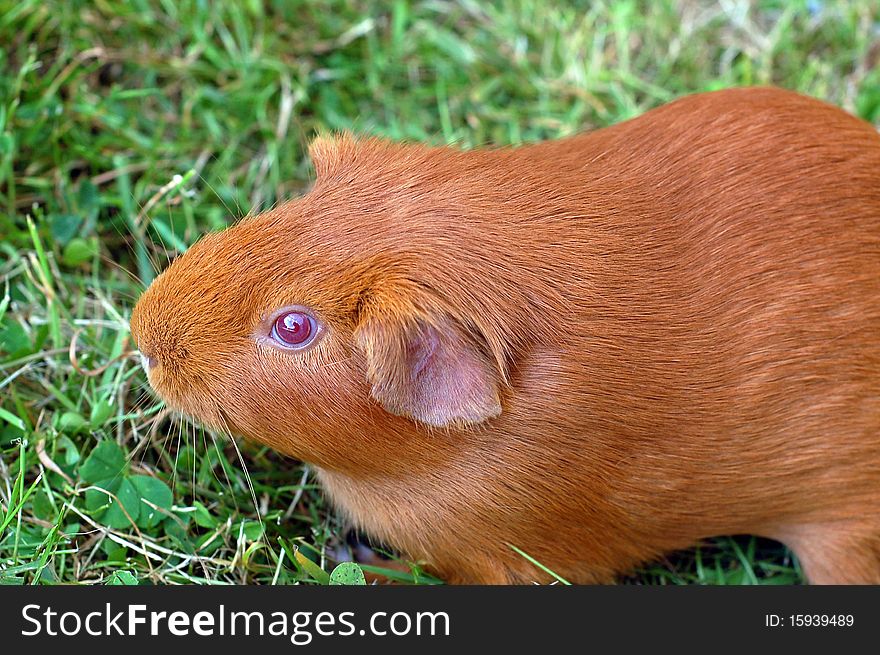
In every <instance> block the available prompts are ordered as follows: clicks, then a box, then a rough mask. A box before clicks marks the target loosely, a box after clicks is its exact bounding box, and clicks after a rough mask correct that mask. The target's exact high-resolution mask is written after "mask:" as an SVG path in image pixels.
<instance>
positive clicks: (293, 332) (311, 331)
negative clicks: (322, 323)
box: [270, 310, 318, 348]
mask: <svg viewBox="0 0 880 655" xmlns="http://www.w3.org/2000/svg"><path fill="white" fill-rule="evenodd" d="M317 328H318V326H317V324H316V322H315V319H314V318H312V317H311V316H309V315H308V314H307V313H305V312H303V311H298V310H292V311H288V312H284V313H283V314H280V315H279V316H278V317H277V318H276V319H275V322H274V323H273V324H272V333H271V335H270V336H271V337H272V339H273V340H274V341H275V342H276V343H278V344H279V345H280V346H283V347H284V348H304V347H305V346H307V345H309V344H310V343H311V342H312V341H313V340H314V338H315V335H316V334H317V331H318V329H317Z"/></svg>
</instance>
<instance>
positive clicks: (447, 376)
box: [357, 317, 501, 427]
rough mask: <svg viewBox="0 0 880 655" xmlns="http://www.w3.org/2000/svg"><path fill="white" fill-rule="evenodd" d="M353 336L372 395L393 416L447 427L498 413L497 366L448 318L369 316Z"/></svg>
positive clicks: (499, 411) (499, 407) (499, 404)
mask: <svg viewBox="0 0 880 655" xmlns="http://www.w3.org/2000/svg"><path fill="white" fill-rule="evenodd" d="M357 339H358V342H359V343H360V345H361V347H362V349H363V350H364V353H365V355H366V358H367V377H368V379H369V381H370V383H371V385H372V395H373V397H374V398H375V399H376V400H378V401H379V402H380V403H382V405H383V406H384V407H385V409H387V410H388V411H389V412H391V413H392V414H398V415H401V416H408V417H410V418H412V419H415V420H417V421H421V422H422V423H427V424H428V425H433V426H436V427H446V426H450V425H462V424H464V425H467V424H474V423H481V422H482V421H485V420H487V419H489V418H492V417H494V416H498V415H499V414H500V413H501V403H500V401H499V397H498V396H499V386H500V379H499V378H500V376H499V374H498V371H497V368H496V366H495V365H494V363H492V362H491V361H490V359H489V358H488V356H487V355H486V354H484V353H483V352H481V350H480V348H479V347H478V346H477V344H476V343H475V342H474V340H473V339H472V338H470V337H469V336H467V335H465V334H464V333H463V331H462V329H461V327H460V326H459V325H458V324H457V323H456V322H455V321H453V320H452V319H449V318H444V319H442V320H439V321H436V322H434V324H429V323H427V322H425V321H422V320H418V319H409V320H406V319H401V318H398V319H396V320H395V319H392V318H384V319H383V318H382V317H371V318H369V319H367V320H366V321H365V322H364V324H363V325H361V327H360V328H359V329H358V331H357Z"/></svg>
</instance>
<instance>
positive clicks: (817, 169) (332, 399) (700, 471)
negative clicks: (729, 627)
mask: <svg viewBox="0 0 880 655" xmlns="http://www.w3.org/2000/svg"><path fill="white" fill-rule="evenodd" d="M312 158H313V160H314V163H315V168H316V172H317V179H316V182H315V185H314V187H313V189H312V190H311V191H310V192H309V193H308V194H306V195H305V196H304V197H302V198H300V199H297V200H294V201H291V202H289V203H287V204H284V205H281V206H279V207H277V208H275V209H273V210H271V211H269V212H266V213H264V214H261V215H258V216H256V217H252V218H248V219H245V220H244V221H242V222H241V223H239V224H238V225H236V226H234V227H231V228H230V229H228V230H226V231H225V232H222V233H219V234H212V235H209V236H207V237H205V238H204V239H202V240H201V241H200V242H199V243H197V244H196V245H194V246H193V247H192V248H191V249H190V250H189V251H188V252H187V253H186V254H184V255H183V256H181V257H180V258H179V259H178V260H176V261H175V262H174V263H172V265H171V266H170V267H169V268H168V269H167V270H166V271H165V272H164V273H163V274H162V275H161V276H159V277H158V278H157V279H156V281H155V282H154V283H153V285H152V286H151V287H150V288H149V289H148V290H147V291H146V292H145V293H144V295H143V297H142V299H141V300H140V301H139V303H138V305H137V307H136V308H135V311H134V313H133V315H132V331H133V334H134V336H135V338H136V340H137V342H138V344H139V348H140V349H141V351H142V352H143V353H145V354H146V355H148V356H149V357H150V358H152V360H153V361H155V362H156V365H155V366H154V367H153V368H152V369H151V370H150V371H149V377H150V382H151V384H152V385H153V386H154V388H155V389H156V390H157V391H158V392H159V394H160V395H162V396H163V397H164V398H165V399H166V400H167V401H168V403H169V404H170V405H171V406H173V407H176V408H178V409H180V410H182V411H184V412H187V413H189V414H192V415H194V416H195V417H197V418H199V419H201V420H202V421H204V422H206V423H208V424H210V425H213V426H215V427H218V428H222V429H228V430H229V431H231V432H234V433H238V434H242V435H244V436H246V437H248V438H250V439H254V440H257V441H260V442H262V443H265V444H268V445H271V446H272V447H274V448H276V449H278V450H280V451H282V452H284V453H287V454H289V455H291V456H294V457H297V458H300V459H303V460H305V461H308V462H310V463H312V464H313V465H314V466H315V468H316V470H317V475H318V477H319V479H320V480H321V482H322V484H323V485H324V488H325V489H326V490H327V492H328V493H329V495H330V497H331V498H332V499H333V500H334V502H335V503H336V505H337V506H338V507H339V508H340V509H341V510H342V511H343V512H344V513H345V514H346V515H347V516H348V517H349V518H350V519H351V521H352V522H353V523H355V524H357V525H358V526H359V527H361V528H362V529H364V530H365V531H366V532H368V533H369V534H371V535H373V536H375V537H377V538H379V539H381V540H383V541H384V542H386V543H388V544H389V545H392V546H394V547H396V548H399V549H400V550H401V551H402V552H403V553H405V554H406V555H407V556H408V557H410V558H412V559H414V560H419V561H423V562H424V563H425V564H426V565H427V567H428V568H429V570H431V571H433V572H434V573H436V574H438V575H439V576H441V577H443V578H445V579H446V580H448V581H450V582H477V583H521V582H528V581H531V580H545V579H547V576H546V575H545V574H544V573H542V572H541V571H540V570H539V569H537V568H536V567H535V566H534V565H532V564H531V563H529V562H528V561H527V560H526V559H524V558H523V557H522V556H521V555H519V554H517V553H516V552H515V551H514V550H513V549H512V548H511V547H510V546H511V545H512V546H516V547H517V548H519V549H521V550H523V551H525V552H527V553H528V554H529V555H531V556H532V557H533V558H535V559H537V560H538V561H539V562H541V563H543V564H544V565H546V566H547V567H549V568H550V569H552V570H553V571H555V572H556V573H558V574H559V575H561V576H563V577H565V578H566V579H569V580H571V581H573V582H609V581H611V580H613V579H614V576H615V575H617V574H620V573H625V572H627V571H630V570H631V569H632V568H633V567H636V566H638V565H639V564H640V563H644V562H646V561H649V560H651V559H652V558H656V557H657V556H659V555H662V554H663V553H666V552H669V551H672V550H676V549H680V548H685V547H689V546H692V545H694V544H695V543H697V542H698V541H699V540H701V539H704V538H707V537H711V536H715V535H721V534H740V533H748V534H756V535H762V536H767V537H771V538H775V539H779V540H781V541H783V542H784V543H786V544H787V545H788V546H790V547H791V548H792V549H793V550H794V552H795V553H796V554H797V556H798V557H799V559H800V561H801V564H802V566H803V568H804V571H805V573H806V575H807V577H808V579H809V580H810V581H812V582H816V583H824V582H835V583H850V582H853V583H854V582H873V583H880V136H878V134H877V132H876V130H874V129H873V128H872V127H871V126H870V125H868V124H866V123H864V122H862V121H860V120H858V119H856V118H853V117H852V116H850V115H848V114H846V113H845V112H843V111H841V110H839V109H837V108H834V107H832V106H830V105H827V104H824V103H821V102H818V101H816V100H812V99H808V98H805V97H803V96H799V95H796V94H793V93H789V92H785V91H780V90H774V89H735V90H727V91H721V92H715V93H709V94H702V95H696V96H690V97H686V98H683V99H680V100H678V101H676V102H673V103H671V104H669V105H666V106H664V107H661V108H659V109H656V110H653V111H650V112H648V113H646V114H644V115H643V116H641V117H639V118H636V119H633V120H631V121H627V122H624V123H621V124H618V125H615V126H612V127H610V128H606V129H602V130H598V131H595V132H592V133H587V134H583V135H579V136H575V137H571V138H567V139H562V140H559V141H550V142H545V143H540V144H536V145H528V146H523V147H518V148H512V149H498V150H491V149H486V150H473V151H467V152H462V151H459V150H456V149H453V148H443V147H441V148H433V147H426V146H421V145H401V144H392V143H387V142H383V141H377V140H372V139H367V140H360V141H359V140H355V139H353V138H351V137H339V138H336V139H320V140H318V141H317V142H315V144H313V147H312ZM287 307H294V308H299V309H301V310H302V311H303V312H305V313H306V314H307V315H308V316H309V317H310V320H311V319H312V318H313V319H314V324H313V327H314V329H315V334H317V336H316V337H315V339H314V342H313V343H311V344H310V345H309V346H308V347H306V348H303V349H290V348H283V347H279V345H278V342H277V339H275V336H277V335H276V334H275V333H274V332H273V327H272V325H273V321H274V320H276V319H277V312H278V311H279V308H287Z"/></svg>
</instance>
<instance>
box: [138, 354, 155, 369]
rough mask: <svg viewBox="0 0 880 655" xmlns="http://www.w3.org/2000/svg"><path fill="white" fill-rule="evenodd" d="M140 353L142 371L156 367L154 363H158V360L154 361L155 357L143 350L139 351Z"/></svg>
mask: <svg viewBox="0 0 880 655" xmlns="http://www.w3.org/2000/svg"><path fill="white" fill-rule="evenodd" d="M140 355H141V366H142V367H143V369H144V371H146V372H147V373H149V372H150V371H151V370H152V369H154V368H156V364H158V363H159V362H157V361H156V358H155V357H152V356H150V355H148V354H146V353H145V352H143V351H140Z"/></svg>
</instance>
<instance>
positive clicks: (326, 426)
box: [131, 137, 509, 470]
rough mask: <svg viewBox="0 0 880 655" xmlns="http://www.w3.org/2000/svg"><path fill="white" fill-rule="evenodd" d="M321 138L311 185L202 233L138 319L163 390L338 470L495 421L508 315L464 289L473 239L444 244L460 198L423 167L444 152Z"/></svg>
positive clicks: (217, 420)
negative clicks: (447, 217)
mask: <svg viewBox="0 0 880 655" xmlns="http://www.w3.org/2000/svg"><path fill="white" fill-rule="evenodd" d="M311 152H312V157H313V160H314V162H315V167H316V171H317V180H316V183H315V185H314V187H313V189H312V190H311V191H310V192H309V193H308V194H306V195H305V196H304V197H302V198H300V199H298V200H294V201H291V202H288V203H286V204H284V205H281V206H279V207H277V208H275V209H273V210H271V211H268V212H266V213H263V214H260V215H257V216H254V217H250V218H247V219H245V220H243V221H241V222H240V223H238V224H237V225H235V226H233V227H230V228H229V229H227V230H225V231H223V232H219V233H214V234H210V235H207V236H205V237H204V238H203V239H201V240H200V241H199V242H198V243H196V244H195V245H193V246H192V247H191V248H190V249H189V250H188V251H187V252H186V253H185V254H183V255H181V256H180V257H178V258H177V259H176V260H175V261H174V262H172V264H171V265H170V266H169V267H168V268H167V269H166V270H165V271H164V272H163V273H162V274H161V275H159V276H158V277H157V278H156V279H155V281H154V282H153V283H152V284H151V285H150V287H149V288H148V289H147V290H146V291H145V292H144V293H143V295H142V297H141V298H140V300H139V301H138V303H137V306H136V307H135V309H134V311H133V313H132V317H131V330H132V335H133V337H134V339H135V341H136V343H137V346H138V348H139V350H140V351H141V354H142V356H143V361H144V366H145V368H146V369H147V374H148V378H149V381H150V384H151V386H152V387H153V389H154V390H155V391H156V392H157V393H158V394H159V395H160V396H161V397H162V398H163V399H164V400H165V401H166V402H167V404H168V405H169V406H170V407H172V408H175V409H177V410H180V411H182V412H184V413H186V414H189V415H191V416H193V417H195V418H196V419H198V420H200V421H202V422H204V423H206V424H208V425H209V426H212V427H214V428H217V429H221V430H226V431H230V432H233V433H237V434H241V435H243V436H245V437H248V438H251V439H254V440H257V441H259V442H262V443H265V444H268V445H270V446H272V447H274V448H276V449H278V450H280V451H282V452H284V453H287V454H289V455H291V456H295V457H297V458H299V459H303V460H305V461H309V462H312V463H314V464H317V465H319V466H322V467H325V468H329V469H337V470H339V469H346V468H351V467H352V466H368V465H369V466H375V465H376V464H377V462H376V460H377V459H385V460H387V459H388V455H389V454H390V453H396V454H402V453H403V451H404V450H407V449H409V450H412V451H413V452H417V451H418V450H419V446H418V444H414V443H413V433H414V432H416V433H421V432H425V433H427V432H433V433H435V434H436V433H437V432H438V431H437V428H440V429H441V430H440V432H441V433H445V434H450V433H454V432H456V431H461V430H467V429H469V428H471V427H473V426H475V425H480V424H482V423H484V422H486V421H488V420H490V419H492V418H493V417H496V416H497V415H498V414H499V413H500V412H501V396H502V391H503V387H504V385H505V382H506V379H507V377H506V375H507V374H506V360H507V357H508V349H509V344H507V343H506V342H505V340H504V338H503V337H502V334H503V333H504V326H503V325H502V323H503V317H501V316H500V315H497V314H496V313H493V311H491V310H489V309H486V306H485V304H484V302H483V301H484V299H480V298H474V297H473V294H471V293H465V292H463V291H462V290H461V289H460V288H459V287H460V280H461V279H463V278H464V279H466V278H467V276H469V275H473V274H475V273H474V272H473V271H469V270H466V269H465V268H463V267H464V266H465V264H464V263H463V262H464V261H465V260H466V258H462V257H461V256H460V254H461V253H459V252H457V251H456V248H458V247H461V244H456V243H454V242H453V243H446V244H445V245H444V246H442V247H440V246H438V245H437V239H445V238H446V237H444V236H443V235H444V232H443V229H442V223H443V221H442V220H438V219H437V212H440V213H443V212H444V202H447V201H445V200H444V198H443V194H442V190H440V191H439V192H438V189H437V187H436V184H433V183H432V182H431V181H430V180H427V179H425V180H419V179H416V178H414V177H413V175H412V173H411V171H412V170H413V166H414V161H413V160H414V159H415V160H418V159H420V158H422V159H424V158H430V157H435V156H436V152H435V150H433V149H430V148H423V147H419V146H398V145H394V144H389V143H385V142H381V141H375V140H369V141H365V142H357V141H355V140H353V139H352V138H350V137H341V138H339V139H334V140H319V141H317V142H315V143H314V144H313V146H312V149H311ZM401 152H403V153H404V154H405V156H401V154H400V153H401ZM434 181H436V178H435V180H434ZM426 207H431V208H433V209H432V211H431V212H430V213H425V211H424V208H426ZM438 224H439V225H440V229H439V230H438ZM447 236H448V235H447ZM456 281H458V282H459V284H457V283H456ZM481 306H482V307H483V309H482V310H480V307H481ZM392 459H393V458H392Z"/></svg>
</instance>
